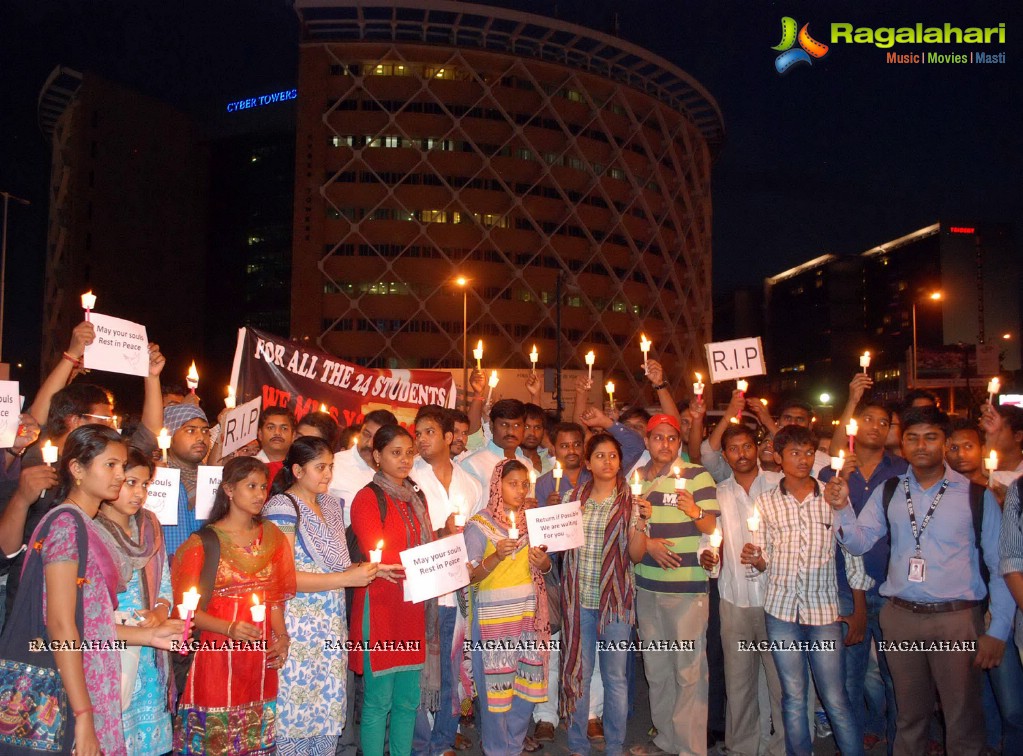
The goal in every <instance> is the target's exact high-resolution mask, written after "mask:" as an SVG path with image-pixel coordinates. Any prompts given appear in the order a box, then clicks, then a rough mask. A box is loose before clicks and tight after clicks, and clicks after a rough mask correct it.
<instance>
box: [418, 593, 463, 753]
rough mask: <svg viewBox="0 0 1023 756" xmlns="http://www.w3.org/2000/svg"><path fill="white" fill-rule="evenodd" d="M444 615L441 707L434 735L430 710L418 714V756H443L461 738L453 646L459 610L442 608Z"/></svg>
mask: <svg viewBox="0 0 1023 756" xmlns="http://www.w3.org/2000/svg"><path fill="white" fill-rule="evenodd" d="M438 609H439V614H440V704H439V705H438V707H437V713H436V715H435V716H434V718H433V731H432V732H431V730H430V718H429V716H428V715H427V712H426V709H424V708H423V707H419V711H417V712H416V732H415V736H414V738H413V740H412V753H414V754H415V755H416V756H440V754H442V753H444V752H445V751H450V750H451V749H452V748H453V747H454V744H455V735H457V734H458V719H459V717H458V715H457V714H455V713H454V709H453V708H452V704H451V696H452V691H453V689H454V679H455V678H454V668H453V667H452V663H451V642H452V640H453V639H454V635H455V617H456V615H457V612H458V608H457V607H454V606H441V607H438Z"/></svg>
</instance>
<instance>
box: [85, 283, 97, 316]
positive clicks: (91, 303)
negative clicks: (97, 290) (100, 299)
mask: <svg viewBox="0 0 1023 756" xmlns="http://www.w3.org/2000/svg"><path fill="white" fill-rule="evenodd" d="M95 306H96V295H95V294H93V293H92V289H89V290H88V291H87V292H85V293H84V294H82V309H83V310H85V319H86V321H88V320H89V313H90V312H92V309H93V308H94V307H95Z"/></svg>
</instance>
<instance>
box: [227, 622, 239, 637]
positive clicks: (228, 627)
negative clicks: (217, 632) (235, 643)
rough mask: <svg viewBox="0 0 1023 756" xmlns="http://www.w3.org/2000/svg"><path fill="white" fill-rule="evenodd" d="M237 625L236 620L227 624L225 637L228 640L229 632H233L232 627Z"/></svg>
mask: <svg viewBox="0 0 1023 756" xmlns="http://www.w3.org/2000/svg"><path fill="white" fill-rule="evenodd" d="M237 624H238V621H237V620H235V621H234V622H230V623H228V625H227V637H228V638H230V637H231V632H232V631H233V630H234V626H235V625H237Z"/></svg>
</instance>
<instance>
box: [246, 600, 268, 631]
mask: <svg viewBox="0 0 1023 756" xmlns="http://www.w3.org/2000/svg"><path fill="white" fill-rule="evenodd" d="M249 612H251V613H252V621H253V622H255V623H256V624H257V625H258V624H260V623H262V622H266V604H261V603H259V596H258V595H257V594H255V593H253V594H252V606H250V607H249Z"/></svg>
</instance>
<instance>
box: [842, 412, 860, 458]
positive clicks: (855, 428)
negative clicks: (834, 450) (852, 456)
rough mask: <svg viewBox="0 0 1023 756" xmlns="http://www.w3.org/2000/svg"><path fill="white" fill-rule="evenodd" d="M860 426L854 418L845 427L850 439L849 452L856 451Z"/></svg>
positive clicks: (847, 436)
mask: <svg viewBox="0 0 1023 756" xmlns="http://www.w3.org/2000/svg"><path fill="white" fill-rule="evenodd" d="M859 430H860V426H859V425H858V424H857V422H856V418H855V417H854V418H852V419H851V420H850V421H849V424H848V425H846V426H845V435H846V438H848V439H849V451H850V452H852V451H855V443H856V434H857V433H858V432H859Z"/></svg>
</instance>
